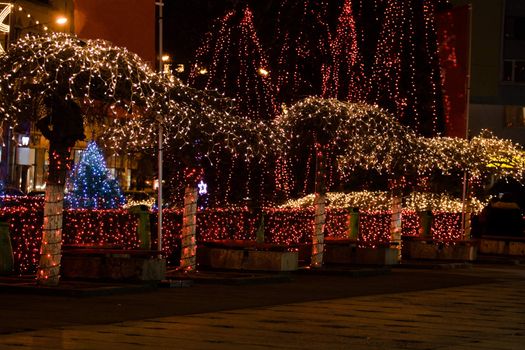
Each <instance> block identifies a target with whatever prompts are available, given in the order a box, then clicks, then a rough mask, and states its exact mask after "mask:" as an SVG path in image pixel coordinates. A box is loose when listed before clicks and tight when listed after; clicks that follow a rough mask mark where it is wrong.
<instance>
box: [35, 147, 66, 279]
mask: <svg viewBox="0 0 525 350" xmlns="http://www.w3.org/2000/svg"><path fill="white" fill-rule="evenodd" d="M50 152H51V153H50V159H49V176H48V179H47V183H46V194H45V202H44V225H43V228H42V245H41V247H40V263H39V268H38V274H37V281H38V283H39V284H42V285H50V286H54V285H57V284H58V282H59V279H60V260H61V258H62V252H61V251H62V217H63V204H64V188H65V180H66V172H67V167H66V164H67V163H68V162H69V152H70V150H69V149H67V148H65V149H64V148H61V149H50Z"/></svg>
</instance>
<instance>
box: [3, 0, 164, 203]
mask: <svg viewBox="0 0 525 350" xmlns="http://www.w3.org/2000/svg"><path fill="white" fill-rule="evenodd" d="M2 10H4V12H1V13H3V14H5V15H4V17H3V22H2V26H0V32H2V33H1V34H0V35H1V41H0V44H1V49H0V53H1V52H3V51H5V50H6V49H7V48H8V47H9V45H12V44H13V42H15V41H16V40H17V39H18V38H20V37H22V36H25V35H26V34H41V33H46V32H49V31H55V32H56V31H61V32H67V33H72V34H76V35H77V36H79V37H80V38H85V39H104V40H108V41H110V42H112V43H113V44H115V45H118V46H123V47H126V48H128V50H130V51H132V52H135V53H137V54H138V55H139V56H141V58H142V59H144V60H145V61H146V62H151V64H152V66H154V64H155V57H156V55H155V44H154V43H155V2H154V0H127V1H125V0H114V1H113V0H112V1H105V0H26V1H17V2H16V3H15V2H5V3H2V2H0V11H2ZM58 18H62V21H58V22H60V23H57V19H58ZM96 133H97V132H96V130H92V129H91V128H90V127H89V126H86V131H85V134H86V135H87V136H88V140H89V139H90V138H91V137H93V136H96ZM88 140H86V141H82V142H77V143H76V145H75V147H74V148H73V149H72V153H71V159H73V160H74V161H75V162H78V161H79V160H80V156H81V154H82V151H83V149H85V147H86V146H87V141H88ZM2 141H3V142H2V143H1V144H0V159H1V166H0V179H1V180H2V181H3V184H4V185H5V186H8V187H13V188H18V189H20V190H22V191H23V192H26V193H27V192H30V191H33V190H42V189H44V187H45V182H46V177H47V167H48V146H49V144H48V142H47V140H46V139H45V138H44V137H43V136H42V134H41V133H40V132H39V131H38V130H37V129H36V128H35V126H34V125H17V126H8V125H2ZM140 158H141V156H140V155H136V156H129V155H124V156H117V155H113V154H110V152H108V154H107V158H106V163H107V166H108V168H109V169H110V171H111V172H112V173H113V175H114V176H115V177H117V178H118V179H119V182H120V183H121V185H122V187H123V188H124V189H129V188H141V189H142V188H147V187H151V186H152V184H153V182H152V177H153V174H152V171H150V170H148V169H149V167H148V166H142V167H139V166H138V164H139V163H140V162H141V159H140ZM142 162H144V161H143V160H142ZM145 169H146V171H145Z"/></svg>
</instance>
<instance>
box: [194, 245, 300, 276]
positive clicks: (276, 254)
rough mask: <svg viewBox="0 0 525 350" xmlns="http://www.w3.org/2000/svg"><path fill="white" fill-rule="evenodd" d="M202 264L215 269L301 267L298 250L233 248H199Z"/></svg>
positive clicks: (268, 269) (295, 268)
mask: <svg viewBox="0 0 525 350" xmlns="http://www.w3.org/2000/svg"><path fill="white" fill-rule="evenodd" d="M199 250H200V252H199V253H198V256H199V261H200V262H201V264H202V265H201V266H206V265H205V264H208V265H207V266H209V267H211V268H213V269H229V270H249V271H295V270H297V269H298V268H299V254H298V252H297V251H292V252H288V251H271V250H253V249H232V248H204V249H201V248H199Z"/></svg>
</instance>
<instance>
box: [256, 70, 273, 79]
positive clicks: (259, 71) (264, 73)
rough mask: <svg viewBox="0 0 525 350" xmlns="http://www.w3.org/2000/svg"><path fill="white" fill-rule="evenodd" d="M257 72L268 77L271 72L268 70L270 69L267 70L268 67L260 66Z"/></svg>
mask: <svg viewBox="0 0 525 350" xmlns="http://www.w3.org/2000/svg"><path fill="white" fill-rule="evenodd" d="M257 72H258V73H259V75H260V76H261V77H267V76H268V75H269V74H270V72H268V70H266V69H264V68H259V69H258V70H257Z"/></svg>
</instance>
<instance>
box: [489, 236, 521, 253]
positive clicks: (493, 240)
mask: <svg viewBox="0 0 525 350" xmlns="http://www.w3.org/2000/svg"><path fill="white" fill-rule="evenodd" d="M479 253H480V254H487V255H509V256H525V238H524V237H500V236H482V237H481V238H480V239H479Z"/></svg>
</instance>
